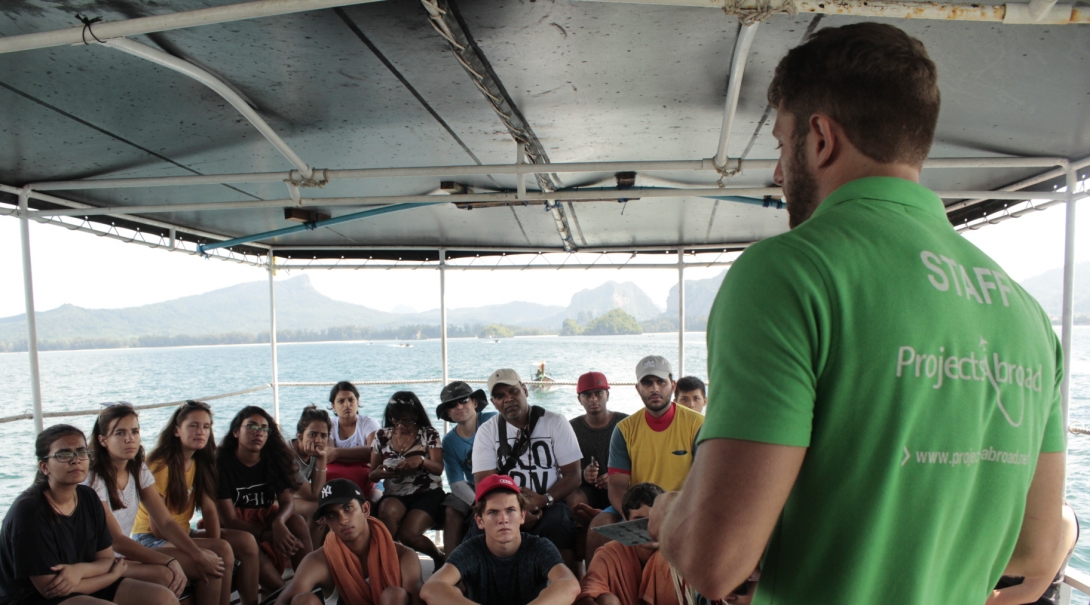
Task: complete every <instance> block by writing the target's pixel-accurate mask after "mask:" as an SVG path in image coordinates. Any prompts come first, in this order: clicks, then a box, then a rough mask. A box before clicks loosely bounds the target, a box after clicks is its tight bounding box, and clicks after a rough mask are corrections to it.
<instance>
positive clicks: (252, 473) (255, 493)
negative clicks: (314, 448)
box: [216, 452, 291, 508]
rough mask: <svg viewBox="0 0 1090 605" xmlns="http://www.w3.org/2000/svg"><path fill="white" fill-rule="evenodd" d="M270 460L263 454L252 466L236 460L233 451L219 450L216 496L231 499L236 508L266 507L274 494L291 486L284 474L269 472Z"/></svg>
mask: <svg viewBox="0 0 1090 605" xmlns="http://www.w3.org/2000/svg"><path fill="white" fill-rule="evenodd" d="M268 465H269V462H268V460H267V459H265V458H264V457H262V458H261V461H259V462H258V463H257V464H255V465H253V466H246V465H245V464H243V463H241V462H239V460H238V457H237V456H235V453H234V452H222V453H221V454H220V456H219V457H218V459H217V460H216V470H218V471H219V476H220V478H219V485H218V486H217V488H216V499H217V500H230V501H231V503H232V505H234V507H235V508H268V507H270V506H272V505H273V504H275V503H276V496H277V494H279V493H280V492H282V491H284V490H285V489H288V488H290V487H291V485H290V484H289V483H288V478H287V477H278V478H276V479H273V478H270V476H269V468H268Z"/></svg>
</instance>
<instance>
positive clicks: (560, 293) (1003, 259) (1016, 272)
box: [0, 202, 1090, 317]
mask: <svg viewBox="0 0 1090 605" xmlns="http://www.w3.org/2000/svg"><path fill="white" fill-rule="evenodd" d="M1080 210H1081V214H1079V218H1078V220H1077V222H1076V224H1077V229H1078V233H1080V234H1082V235H1081V236H1080V237H1079V238H1078V240H1079V241H1080V242H1082V243H1083V245H1082V246H1076V258H1077V260H1078V261H1079V262H1082V261H1086V260H1090V245H1086V244H1090V206H1087V205H1086V204H1085V202H1084V203H1083V204H1082V205H1081V206H1080ZM966 237H967V238H968V239H969V240H970V241H972V242H973V243H975V244H976V245H977V246H979V247H980V248H981V249H983V250H984V251H985V252H986V253H988V254H989V255H991V256H992V258H994V259H995V260H996V261H997V262H998V263H999V265H1000V266H1002V267H1004V268H1005V269H1006V271H1007V273H1008V274H1009V275H1010V276H1011V277H1012V278H1014V279H1015V280H1017V281H1023V280H1025V279H1027V278H1030V277H1034V276H1036V275H1040V274H1041V273H1044V272H1046V271H1048V270H1050V269H1054V268H1057V267H1060V266H1062V265H1063V246H1064V206H1063V205H1058V206H1054V207H1052V208H1050V209H1048V210H1045V211H1042V212H1035V213H1031V214H1029V215H1027V216H1024V217H1022V218H1019V219H1014V220H1009V221H1006V222H1003V223H1000V224H997V225H990V226H987V227H985V228H982V229H980V230H979V231H975V232H969V233H968V234H967V235H966ZM30 242H31V258H32V262H33V274H34V299H35V308H36V309H37V310H38V311H39V312H41V311H47V310H49V309H54V308H56V307H58V306H60V305H62V304H66V303H69V304H73V305H77V306H80V307H84V308H95V309H101V308H121V307H132V306H138V305H145V304H149V303H154V302H160V301H165V300H171V299H174V298H178V297H181V296H188V295H192V294H200V293H203V292H209V291H211V290H216V289H219V288H224V287H227V286H231V285H234V284H240V283H244V282H252V281H259V280H266V279H268V277H267V274H266V273H265V272H264V271H263V270H261V269H259V268H255V267H249V266H245V265H238V264H234V263H228V262H223V261H219V260H214V259H203V258H198V257H194V256H189V255H186V254H180V253H176V252H167V251H165V250H153V249H149V248H145V247H143V246H134V245H131V244H125V243H122V242H118V241H115V240H110V239H107V238H102V237H97V236H94V235H91V234H87V233H81V232H77V231H68V230H66V229H63V228H59V227H54V226H49V225H39V224H37V223H34V222H31V223H30ZM720 271H722V268H720V267H715V268H704V269H698V268H690V269H686V273H685V275H686V279H703V278H707V277H712V276H713V275H715V274H717V273H719V272H720ZM299 274H300V272H291V273H290V274H285V272H281V273H280V275H278V279H288V278H291V277H294V276H296V275H299ZM308 275H310V278H311V282H312V283H313V284H314V286H315V288H317V289H318V291H320V292H322V293H323V294H325V295H327V296H329V297H330V298H334V299H336V300H342V301H346V302H352V303H356V304H360V305H364V306H367V307H371V308H374V309H379V310H383V311H393V310H394V309H398V310H401V311H404V310H407V309H408V308H411V309H414V310H416V311H424V310H427V309H434V308H437V307H438V306H439V274H438V272H437V271H351V272H347V271H312V272H308ZM608 280H616V281H622V282H623V281H632V282H635V283H636V284H637V285H639V286H640V287H641V288H642V289H643V290H644V291H645V292H647V294H648V295H649V296H650V297H651V299H652V300H653V301H654V302H655V303H656V304H658V305H659V306H661V307H663V308H665V306H666V297H667V294H668V293H669V290H670V288H671V286H674V285H676V283H677V272H676V271H673V270H625V271H615V270H591V271H583V270H568V271H518V272H516V271H497V272H495V273H491V272H481V271H473V272H468V271H467V272H458V271H449V272H448V273H447V306H448V308H451V309H456V308H462V307H474V306H481V305H485V304H498V303H504V302H511V301H516V300H525V301H532V302H537V303H541V304H551V305H561V306H566V305H567V304H568V303H569V302H570V300H571V296H572V294H575V293H576V292H578V291H580V290H583V289H586V288H593V287H596V286H598V285H600V284H602V283H604V282H606V281H608ZM22 284H23V278H22V264H21V256H20V243H19V221H18V220H17V219H15V218H13V217H7V216H0V317H8V316H12V315H18V314H21V313H23V311H24V299H23V287H22Z"/></svg>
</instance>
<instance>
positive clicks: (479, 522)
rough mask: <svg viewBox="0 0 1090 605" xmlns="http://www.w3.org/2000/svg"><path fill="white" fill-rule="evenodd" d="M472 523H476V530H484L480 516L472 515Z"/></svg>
mask: <svg viewBox="0 0 1090 605" xmlns="http://www.w3.org/2000/svg"><path fill="white" fill-rule="evenodd" d="M473 521H475V522H476V523H477V529H479V530H482V531H483V530H484V519H482V518H481V516H480V515H473Z"/></svg>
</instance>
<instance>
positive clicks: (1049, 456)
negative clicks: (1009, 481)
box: [1003, 452, 1067, 578]
mask: <svg viewBox="0 0 1090 605" xmlns="http://www.w3.org/2000/svg"><path fill="white" fill-rule="evenodd" d="M1064 464H1065V461H1064V453H1063V452H1054V453H1041V454H1040V455H1039V456H1038V458H1037V469H1036V470H1035V471H1034V472H1033V482H1032V483H1030V486H1029V493H1028V494H1027V495H1026V512H1025V514H1024V515H1023V516H1022V530H1021V531H1020V532H1019V534H1018V542H1017V543H1016V544H1015V545H1014V552H1013V553H1012V554H1011V559H1010V562H1008V563H1007V568H1006V569H1005V570H1004V571H1003V574H1004V575H1009V576H1025V577H1027V578H1028V577H1034V576H1049V577H1052V576H1054V575H1056V570H1057V568H1058V567H1059V564H1058V563H1056V562H1055V561H1054V558H1055V556H1054V555H1055V549H1056V545H1057V544H1059V543H1060V542H1061V541H1062V540H1061V535H1060V534H1061V518H1062V515H1063V504H1064V501H1063V487H1064ZM1064 554H1065V555H1066V554H1067V553H1066V552H1065V553H1064Z"/></svg>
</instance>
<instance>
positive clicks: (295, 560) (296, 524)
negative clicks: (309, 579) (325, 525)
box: [287, 515, 314, 569]
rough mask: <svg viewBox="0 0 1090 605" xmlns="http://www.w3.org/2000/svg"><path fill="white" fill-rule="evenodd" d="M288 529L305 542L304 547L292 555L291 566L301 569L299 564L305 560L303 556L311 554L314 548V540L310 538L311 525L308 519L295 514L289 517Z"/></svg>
mask: <svg viewBox="0 0 1090 605" xmlns="http://www.w3.org/2000/svg"><path fill="white" fill-rule="evenodd" d="M287 526H288V530H289V531H291V533H292V535H293V536H295V537H296V538H299V541H300V542H302V543H303V547H302V548H300V549H299V550H297V551H295V554H294V555H292V556H291V568H292V569H299V564H300V563H302V562H303V557H305V556H307V555H309V554H310V551H312V550H314V546H313V544H314V542H313V541H311V539H310V527H308V526H307V522H306V520H304V519H303V517H301V516H299V515H293V516H292V518H291V519H288V523H287Z"/></svg>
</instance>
